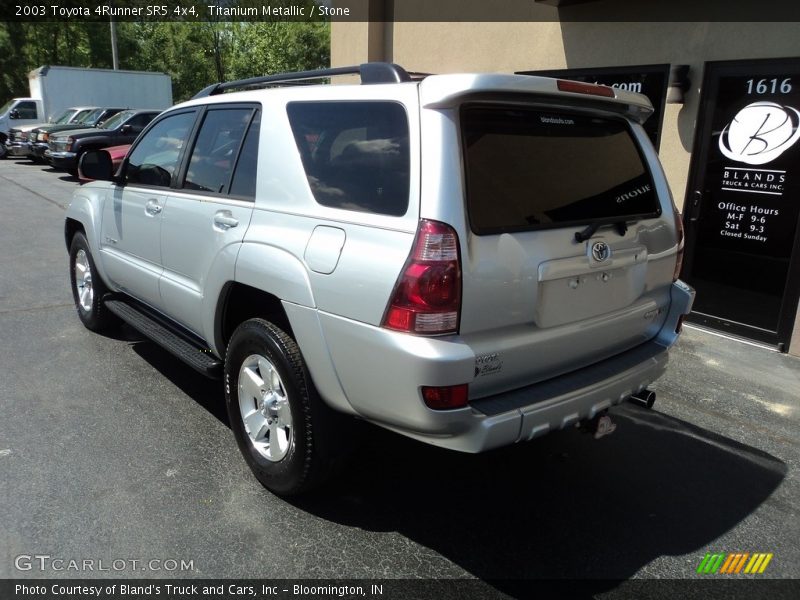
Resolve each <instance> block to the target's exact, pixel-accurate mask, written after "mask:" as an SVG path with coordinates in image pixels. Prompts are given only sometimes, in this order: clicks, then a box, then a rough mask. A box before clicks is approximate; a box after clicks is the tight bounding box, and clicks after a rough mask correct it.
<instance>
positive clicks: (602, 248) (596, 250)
mask: <svg viewBox="0 0 800 600" xmlns="http://www.w3.org/2000/svg"><path fill="white" fill-rule="evenodd" d="M609 256H611V248H609V247H608V244H606V243H605V242H595V243H594V244H593V245H592V258H594V259H595V260H596V261H597V262H603V261H604V260H608V257H609Z"/></svg>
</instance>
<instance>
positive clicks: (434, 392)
mask: <svg viewBox="0 0 800 600" xmlns="http://www.w3.org/2000/svg"><path fill="white" fill-rule="evenodd" d="M468 392H469V388H468V386H467V384H466V383H464V384H461V385H448V386H442V387H428V386H423V387H422V399H423V400H424V401H425V405H426V406H427V407H428V408H432V409H434V410H450V409H453V408H464V407H465V406H466V405H467V397H468V395H469V394H468Z"/></svg>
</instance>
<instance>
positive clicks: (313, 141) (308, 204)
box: [65, 63, 693, 494]
mask: <svg viewBox="0 0 800 600" xmlns="http://www.w3.org/2000/svg"><path fill="white" fill-rule="evenodd" d="M346 73H351V74H359V75H360V78H361V82H360V85H359V84H352V85H288V84H289V83H291V82H295V81H300V80H309V79H319V78H323V77H331V76H334V75H339V74H346ZM254 86H261V89H249V90H245V91H234V90H235V89H237V88H239V89H241V88H252V87H254ZM265 87H266V89H264V88H265ZM651 111H652V109H651V106H650V104H649V102H648V101H647V99H646V98H644V97H643V96H640V95H637V94H632V93H628V92H625V91H621V90H614V89H611V88H607V87H603V86H597V85H590V84H585V83H576V82H571V81H562V80H555V79H547V78H539V77H531V76H516V75H501V74H460V75H430V76H416V75H414V76H412V75H409V74H408V73H407V72H406V71H404V70H403V69H402V68H401V67H399V66H397V65H392V64H386V63H368V64H365V65H361V66H360V67H352V68H338V69H328V70H324V71H314V72H304V73H293V74H286V75H278V76H269V77H262V78H256V79H250V80H244V81H237V82H229V83H223V84H217V85H214V86H210V87H209V88H207V89H206V90H203V91H202V92H201V93H199V94H198V95H197V96H196V97H195V98H193V99H192V100H190V101H188V102H185V103H183V104H180V105H177V106H175V107H173V108H171V109H169V110H167V111H165V112H163V113H162V114H161V115H159V116H158V118H156V119H155V120H154V121H153V122H152V123H151V124H150V125H149V126H148V127H147V129H146V130H145V131H144V132H143V133H142V134H141V135H140V136H139V138H138V139H137V140H136V142H135V144H134V145H133V147H132V148H131V151H130V152H129V154H128V156H127V158H126V159H125V161H124V162H123V163H122V165H121V167H120V170H119V172H117V173H116V174H114V173H112V167H111V164H110V161H109V159H108V156H107V154H106V153H104V152H103V151H95V152H90V153H87V154H86V156H85V157H84V159H83V162H82V169H83V171H84V174H85V175H87V176H89V177H92V178H94V179H98V180H101V181H97V182H94V183H91V184H88V185H86V186H83V187H82V188H80V189H79V190H78V191H76V192H75V195H74V197H73V199H72V203H71V205H70V207H69V210H68V211H67V218H66V227H65V234H66V243H67V246H68V248H69V255H70V277H71V280H72V291H73V294H74V298H75V304H76V307H77V311H78V316H79V317H80V319H81V321H83V323H84V324H85V325H86V327H88V328H89V329H92V330H101V329H103V328H105V327H108V326H110V325H112V324H113V322H114V321H117V320H119V319H122V320H124V321H126V322H128V323H129V324H131V325H133V326H134V327H135V328H137V329H139V330H140V331H141V332H142V333H144V334H145V335H147V336H149V337H150V338H152V339H153V340H155V341H156V342H158V343H160V344H162V345H163V346H164V347H165V348H167V349H168V350H170V351H171V352H173V353H174V354H175V355H176V356H178V357H180V358H181V359H183V360H184V361H186V362H187V363H188V364H189V365H191V366H193V367H194V368H195V369H197V370H198V371H201V372H203V373H205V374H207V375H210V376H214V375H216V374H219V373H220V372H222V374H223V376H224V382H225V398H226V403H227V409H228V414H229V416H230V423H231V428H232V429H233V432H234V434H235V436H236V440H237V442H238V445H239V447H240V449H241V451H242V453H243V455H244V457H245V459H246V460H247V462H248V464H249V466H250V467H251V469H252V470H253V472H254V473H255V475H256V477H257V478H258V479H259V480H260V481H261V482H262V483H263V484H264V485H265V486H266V487H267V488H269V489H270V490H272V491H274V492H276V493H279V494H292V493H297V492H300V491H303V490H307V489H309V488H310V487H312V486H313V485H315V484H317V483H319V482H320V481H321V480H322V479H323V478H324V477H325V476H326V474H327V473H328V472H329V470H330V467H331V466H332V465H333V464H334V463H335V461H336V457H337V455H338V453H339V451H340V449H341V448H342V447H343V446H345V445H346V443H345V442H346V440H345V439H344V438H345V433H344V431H345V429H344V427H345V423H346V421H348V420H349V419H345V415H350V416H356V417H359V418H361V419H364V420H366V421H370V422H372V423H377V424H379V425H381V426H383V427H386V428H388V429H391V430H393V431H396V432H400V433H402V434H405V435H407V436H410V437H412V438H415V439H417V440H422V441H424V442H428V443H430V444H434V445H437V446H441V447H445V448H451V449H454V450H460V451H465V452H480V451H483V450H488V449H490V448H495V447H499V446H503V445H508V444H513V443H515V442H520V441H524V440H530V439H532V438H535V437H537V436H539V435H542V434H544V433H546V432H548V431H552V430H557V429H561V428H564V427H567V426H572V425H575V424H577V423H581V422H586V421H590V420H592V419H597V418H598V416H599V415H602V414H603V413H604V411H606V409H608V408H609V407H611V406H612V405H614V404H618V403H620V402H622V401H623V400H625V399H627V398H629V397H631V396H632V395H635V394H637V393H640V392H641V391H642V390H644V389H645V388H646V386H647V385H648V384H650V383H651V382H652V381H653V380H655V379H656V378H657V377H659V376H660V375H661V374H662V372H663V371H664V369H665V366H666V363H667V349H668V347H669V346H671V345H672V344H673V343H674V342H675V340H676V339H677V336H678V332H679V331H680V324H681V320H682V316H683V315H684V314H686V313H688V312H689V310H690V307H691V303H692V300H693V291H692V290H691V289H690V288H688V287H687V286H686V285H684V284H683V283H682V282H680V281H679V280H678V273H679V270H680V263H681V254H682V243H683V241H682V230H681V225H680V220H679V218H678V217H677V212H676V210H675V208H674V205H673V203H672V199H671V196H670V192H669V189H668V187H667V182H666V180H665V177H664V174H663V172H662V169H661V166H660V164H659V161H658V158H657V156H656V153H655V151H654V149H653V147H652V146H651V144H650V142H649V141H648V138H647V136H646V134H645V132H644V131H643V129H642V127H641V123H642V122H643V121H644V120H645V119H646V118H647V117H648V115H649V114H650V113H651Z"/></svg>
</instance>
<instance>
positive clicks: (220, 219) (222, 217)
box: [214, 210, 239, 229]
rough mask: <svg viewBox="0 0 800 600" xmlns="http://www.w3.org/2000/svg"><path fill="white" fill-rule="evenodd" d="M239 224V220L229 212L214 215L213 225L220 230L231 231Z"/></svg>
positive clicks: (223, 211)
mask: <svg viewBox="0 0 800 600" xmlns="http://www.w3.org/2000/svg"><path fill="white" fill-rule="evenodd" d="M238 224H239V219H237V218H235V217H234V216H233V213H231V211H229V210H221V211H219V212H217V213H216V214H214V225H215V226H217V227H219V228H220V229H231V228H233V227H236V226H237V225H238Z"/></svg>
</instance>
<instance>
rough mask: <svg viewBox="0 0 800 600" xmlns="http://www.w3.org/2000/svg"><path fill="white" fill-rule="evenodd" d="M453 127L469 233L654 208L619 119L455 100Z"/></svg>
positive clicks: (648, 182)
mask: <svg viewBox="0 0 800 600" xmlns="http://www.w3.org/2000/svg"><path fill="white" fill-rule="evenodd" d="M461 130H462V139H463V147H464V148H463V151H464V169H465V176H466V187H467V205H468V210H469V218H470V226H471V228H472V230H473V231H474V232H475V233H477V234H491V233H500V232H505V231H524V230H533V229H543V228H547V227H563V226H566V225H570V224H579V223H588V222H617V221H627V220H633V219H636V218H642V217H648V216H656V215H658V214H659V213H660V208H659V203H658V199H657V197H656V193H655V187H654V185H653V181H652V178H651V176H650V173H649V172H648V170H647V168H646V166H645V163H644V160H643V158H642V156H641V154H640V152H639V150H638V148H637V145H636V142H635V140H634V139H633V137H632V136H631V133H630V129H629V127H628V125H627V123H626V122H625V121H624V120H621V119H619V120H618V119H612V118H599V117H592V116H586V115H579V114H574V113H568V112H553V111H545V110H542V109H534V108H527V107H516V106H496V105H493V106H487V105H475V104H472V105H465V106H463V107H462V110H461Z"/></svg>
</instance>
